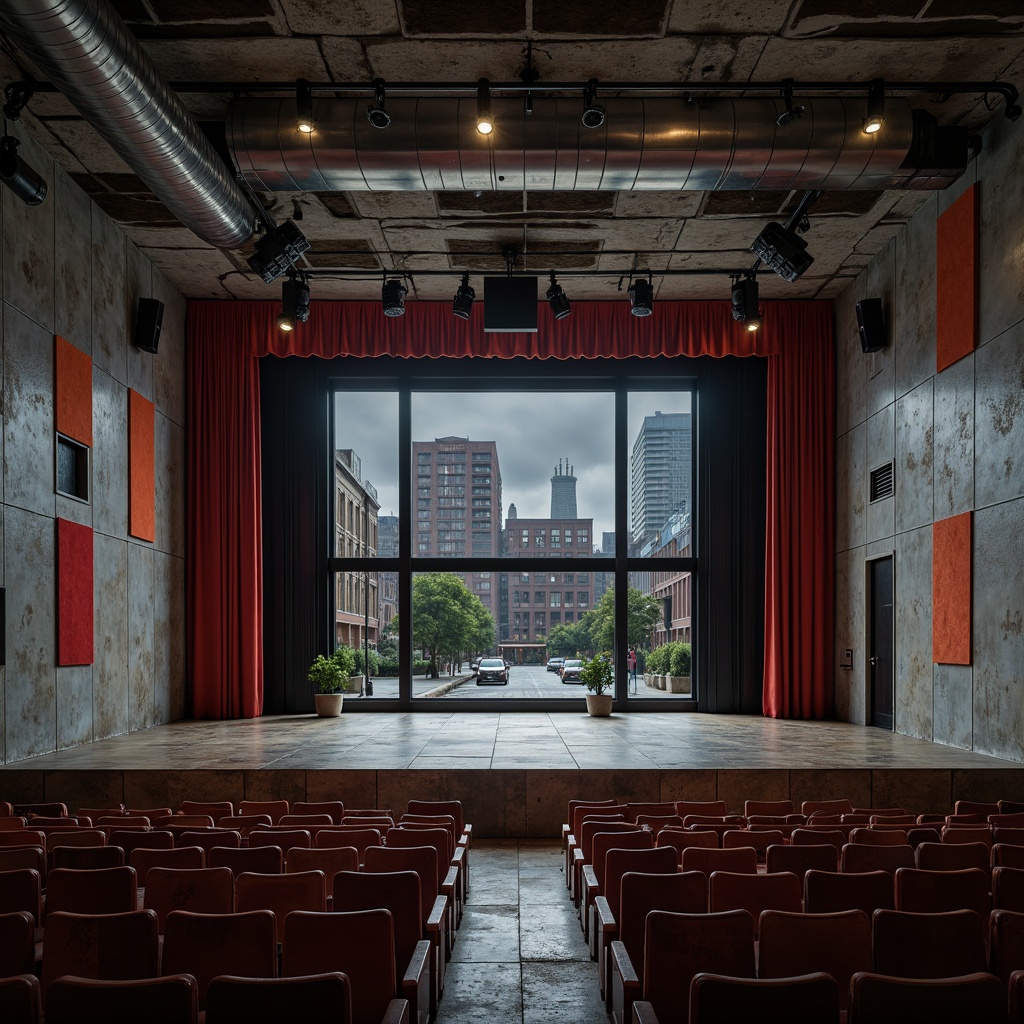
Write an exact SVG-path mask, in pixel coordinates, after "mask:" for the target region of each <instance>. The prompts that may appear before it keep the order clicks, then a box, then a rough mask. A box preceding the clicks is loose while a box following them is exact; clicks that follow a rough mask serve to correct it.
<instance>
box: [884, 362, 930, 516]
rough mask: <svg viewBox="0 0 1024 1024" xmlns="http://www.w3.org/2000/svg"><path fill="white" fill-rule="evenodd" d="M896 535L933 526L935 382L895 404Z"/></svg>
mask: <svg viewBox="0 0 1024 1024" xmlns="http://www.w3.org/2000/svg"><path fill="white" fill-rule="evenodd" d="M893 476H894V478H895V483H896V532H897V533H904V532H905V531H907V530H913V529H915V528H916V527H918V526H924V524H925V523H930V522H931V521H932V516H933V508H934V506H933V491H934V479H933V477H934V474H933V473H932V381H931V380H928V381H926V382H925V383H924V384H922V385H921V386H920V387H918V388H915V389H914V390H913V391H911V392H910V393H909V394H906V395H904V396H903V397H902V398H901V399H900V400H899V401H898V402H897V403H896V465H895V467H894V469H893Z"/></svg>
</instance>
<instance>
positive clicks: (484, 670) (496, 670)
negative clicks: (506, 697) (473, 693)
mask: <svg viewBox="0 0 1024 1024" xmlns="http://www.w3.org/2000/svg"><path fill="white" fill-rule="evenodd" d="M486 684H492V685H495V686H508V666H507V665H506V664H505V662H504V661H503V660H502V659H501V658H484V659H483V660H482V661H481V662H480V667H479V668H478V669H477V672H476V685H477V686H484V685H486Z"/></svg>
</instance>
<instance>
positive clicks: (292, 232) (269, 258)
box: [246, 220, 309, 284]
mask: <svg viewBox="0 0 1024 1024" xmlns="http://www.w3.org/2000/svg"><path fill="white" fill-rule="evenodd" d="M308 248H309V242H308V241H307V240H306V236H305V235H304V234H303V233H302V232H301V231H300V230H299V229H298V228H297V227H296V226H295V225H294V224H293V223H292V222H291V221H290V220H286V221H284V223H282V224H279V225H278V226H277V227H276V228H274V230H273V231H268V232H267V233H266V234H265V235H264V236H263V237H262V238H261V239H260V240H259V241H258V242H257V243H256V251H255V252H254V253H253V254H252V255H251V256H250V257H249V258H248V259H247V260H246V263H248V264H249V269H250V270H252V271H253V273H255V274H259V276H260V277H261V278H262V279H263V280H264V281H266V283H267V284H270V282H271V281H276V280H277V279H278V278H279V277H280V276H281V275H282V274H286V273H287V272H288V268H289V267H290V266H291V265H292V264H293V263H294V262H295V261H296V260H297V259H298V258H299V257H300V256H301V255H302V254H303V253H304V252H305V251H306V250H307V249H308Z"/></svg>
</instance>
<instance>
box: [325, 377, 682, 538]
mask: <svg viewBox="0 0 1024 1024" xmlns="http://www.w3.org/2000/svg"><path fill="white" fill-rule="evenodd" d="M656 411H661V412H664V413H668V412H690V395H689V393H688V392H679V391H671V392H634V393H631V394H630V396H629V401H628V446H629V449H630V450H632V445H633V441H634V440H635V438H636V436H637V434H638V432H639V431H640V429H641V426H642V424H643V421H644V417H645V416H651V415H653V414H654V413H655V412H656ZM613 426H614V397H613V396H612V395H611V394H610V393H608V392H576V391H572V392H529V393H523V392H468V393H467V392H458V393H454V392H441V393H437V392H421V393H414V395H413V401H412V435H413V440H414V441H432V440H434V439H436V438H440V437H448V436H456V437H463V438H465V437H469V438H471V439H472V440H483V441H494V442H495V444H496V446H497V450H498V457H499V466H500V471H501V480H502V499H503V503H504V504H503V508H502V509H501V517H502V525H504V520H505V519H506V518H507V516H508V507H509V505H510V504H514V505H515V506H516V511H517V513H518V515H519V517H521V518H527V519H546V518H548V517H549V515H550V503H551V477H552V476H553V475H554V474H555V472H556V467H557V466H558V464H559V460H561V461H562V463H563V467H564V465H565V463H566V462H567V463H568V464H569V465H571V466H572V467H573V471H574V473H575V475H576V477H577V478H578V483H577V499H578V510H579V515H580V516H583V517H586V518H592V519H593V520H594V533H593V536H594V538H595V540H596V541H597V542H599V541H600V537H601V534H602V533H603V532H607V531H612V530H614V527H615V523H614V452H613V447H614V435H613ZM334 447H335V448H336V449H338V448H351V449H353V450H354V451H355V453H356V454H357V455H358V457H359V458H360V460H361V463H362V474H363V478H364V480H368V481H369V482H370V483H371V484H372V485H373V486H374V487H375V488H376V490H377V494H378V499H379V502H380V514H381V515H391V514H394V515H401V509H400V506H399V500H398V396H397V394H396V393H394V392H337V393H336V394H335V440H334Z"/></svg>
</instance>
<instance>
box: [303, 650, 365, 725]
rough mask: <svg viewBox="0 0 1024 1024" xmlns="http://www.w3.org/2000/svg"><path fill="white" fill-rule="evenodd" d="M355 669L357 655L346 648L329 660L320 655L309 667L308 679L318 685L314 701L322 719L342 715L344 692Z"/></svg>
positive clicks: (337, 651) (336, 652) (335, 653)
mask: <svg viewBox="0 0 1024 1024" xmlns="http://www.w3.org/2000/svg"><path fill="white" fill-rule="evenodd" d="M354 668H355V655H353V653H352V651H351V650H349V648H347V647H345V646H342V647H339V648H338V649H337V650H336V651H335V652H334V654H332V655H331V656H330V657H329V658H328V657H325V656H324V655H322V654H318V655H317V656H316V658H315V659H314V661H313V664H312V665H310V666H309V671H308V672H307V673H306V678H307V679H308V680H309V681H310V682H311V683H314V684H315V685H316V688H317V692H316V693H315V694H314V695H313V701H314V703H315V704H316V713H317V714H318V715H319V716H320V717H321V718H337V717H338V715H340V714H341V706H342V700H343V693H342V691H343V690H344V688H345V684H346V683H347V682H348V677H349V676H350V675H351V674H352V671H353V669H354Z"/></svg>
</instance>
